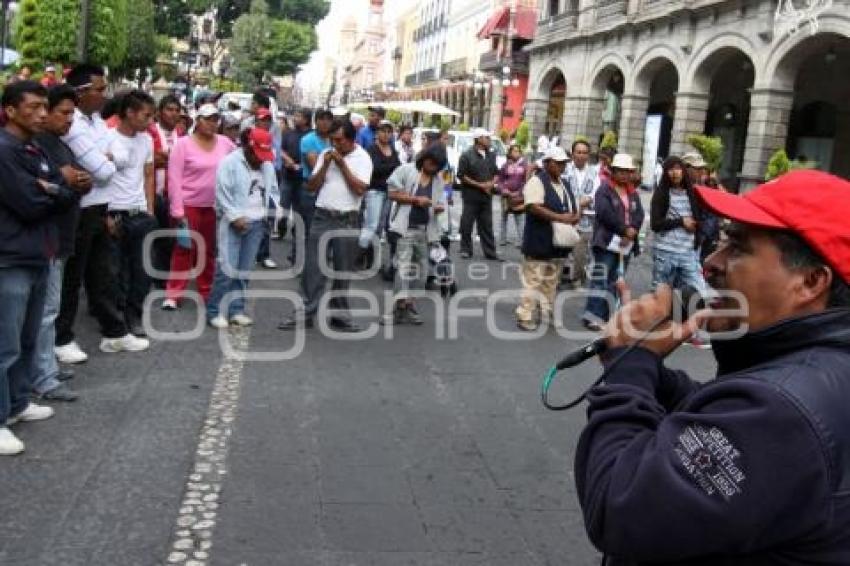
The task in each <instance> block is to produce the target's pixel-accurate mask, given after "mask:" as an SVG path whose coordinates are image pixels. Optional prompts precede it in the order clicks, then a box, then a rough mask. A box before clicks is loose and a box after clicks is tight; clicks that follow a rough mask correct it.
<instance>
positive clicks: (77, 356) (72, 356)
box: [53, 342, 89, 364]
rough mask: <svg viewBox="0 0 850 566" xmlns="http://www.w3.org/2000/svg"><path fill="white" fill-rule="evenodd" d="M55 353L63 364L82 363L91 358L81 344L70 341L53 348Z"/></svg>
mask: <svg viewBox="0 0 850 566" xmlns="http://www.w3.org/2000/svg"><path fill="white" fill-rule="evenodd" d="M53 353H55V354H56V359H58V360H59V363H63V364H81V363H83V362H85V361H87V360H88V359H89V356H88V354H86V353H85V352H83V350H82V349H81V348H80V345H79V344H77V343H76V342H68V343H67V344H65V345H64V346H56V347H55V348H53Z"/></svg>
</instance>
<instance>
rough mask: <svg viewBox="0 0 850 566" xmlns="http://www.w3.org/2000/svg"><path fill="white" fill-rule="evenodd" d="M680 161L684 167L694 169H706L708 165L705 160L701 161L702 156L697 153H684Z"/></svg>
mask: <svg viewBox="0 0 850 566" xmlns="http://www.w3.org/2000/svg"><path fill="white" fill-rule="evenodd" d="M682 161H684V162H685V165H687V166H688V167H694V168H696V169H702V168H703V167H708V163H706V162H705V159H703V158H702V155H700V154H699V153H686V154H685V155H683V156H682Z"/></svg>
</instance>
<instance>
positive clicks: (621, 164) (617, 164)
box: [611, 153, 637, 171]
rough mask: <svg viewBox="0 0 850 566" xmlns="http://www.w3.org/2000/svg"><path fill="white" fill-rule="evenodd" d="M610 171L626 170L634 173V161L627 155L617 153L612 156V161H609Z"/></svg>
mask: <svg viewBox="0 0 850 566" xmlns="http://www.w3.org/2000/svg"><path fill="white" fill-rule="evenodd" d="M611 169H627V170H630V171H634V170H636V169H637V166H636V165H635V160H634V158H632V156H631V155H629V154H628V153H618V154H617V155H615V156H614V160H613V161H611Z"/></svg>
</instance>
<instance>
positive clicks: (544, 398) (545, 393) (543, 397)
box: [540, 316, 673, 411]
mask: <svg viewBox="0 0 850 566" xmlns="http://www.w3.org/2000/svg"><path fill="white" fill-rule="evenodd" d="M672 319H673V317H671V316H667V317H664V318H662V319H660V320H658V321H656V322H655V323H654V324H653V325H652V327H651V328H650V329H649V330H647V331H646V332H645V333H644V334H643V336H641V337H640V339H639V340H638V341H637V342H635V343H634V344H632V345H630V346H629V347H628V348H626V349H625V350H624V351H623V352H621V353H620V355H618V356H617V357H616V358H614V360H613V361H612V362H611V363H610V364H609V365H608V367H607V368H606V369H605V371H604V372H602V375H601V376H600V377H599V379H597V380H596V381H594V382H593V384H592V385H591V386H590V387H588V388H587V389H585V390H584V392H583V393H582V394H581V395H580V396H579V397H577V398H575V399H573V400H572V401H570V402H569V403H566V404H564V405H553V404H552V403H551V402H550V401H549V388H550V387H552V382H553V381H555V376H557V375H558V372H559V371H561V370H563V369H567V368H570V367H573V366H575V365H578V364H579V363H581V362H582V361H584V358H581V359H579V361H577V362H576V363H575V364H572V365H567V366H564V367H561V368H559V367H558V366H559V365H560V364H556V365H554V366H552V367H551V368H550V369H549V371H548V372H547V373H546V376H545V377H544V378H543V386H542V388H541V391H540V401H541V402H542V403H543V406H544V407H546V408H547V409H549V410H550V411H567V410H569V409H572V408H573V407H575V406H576V405H578V404H579V403H581V402H582V401H584V400H585V399H586V398H587V394H588V392H590V390H591V389H593V388H594V387H596V386H597V385H599V384H600V383H602V382H603V381H605V378H606V377H608V374H609V373H611V371H612V370H613V369H614V368H616V367H617V366H618V365H620V362H622V361H623V359H624V358H625V357H626V356H628V355H629V354H630V353H632V352H633V351H634V350H635V348H637V347H638V346H640V345H641V344H643V343H644V341H646V339H647V338H648V337H649V335H650V334H652V333H653V332H655V331H656V330H658V329H659V328H660V327H661V325H662V324H664V323H666V322H669V321H671V320H672Z"/></svg>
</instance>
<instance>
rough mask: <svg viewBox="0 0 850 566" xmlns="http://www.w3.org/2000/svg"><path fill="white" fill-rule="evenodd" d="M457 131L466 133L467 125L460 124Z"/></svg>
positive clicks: (464, 123)
mask: <svg viewBox="0 0 850 566" xmlns="http://www.w3.org/2000/svg"><path fill="white" fill-rule="evenodd" d="M457 131H459V132H468V131H469V124H467V123H466V122H461V123H460V124H458V125H457Z"/></svg>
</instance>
